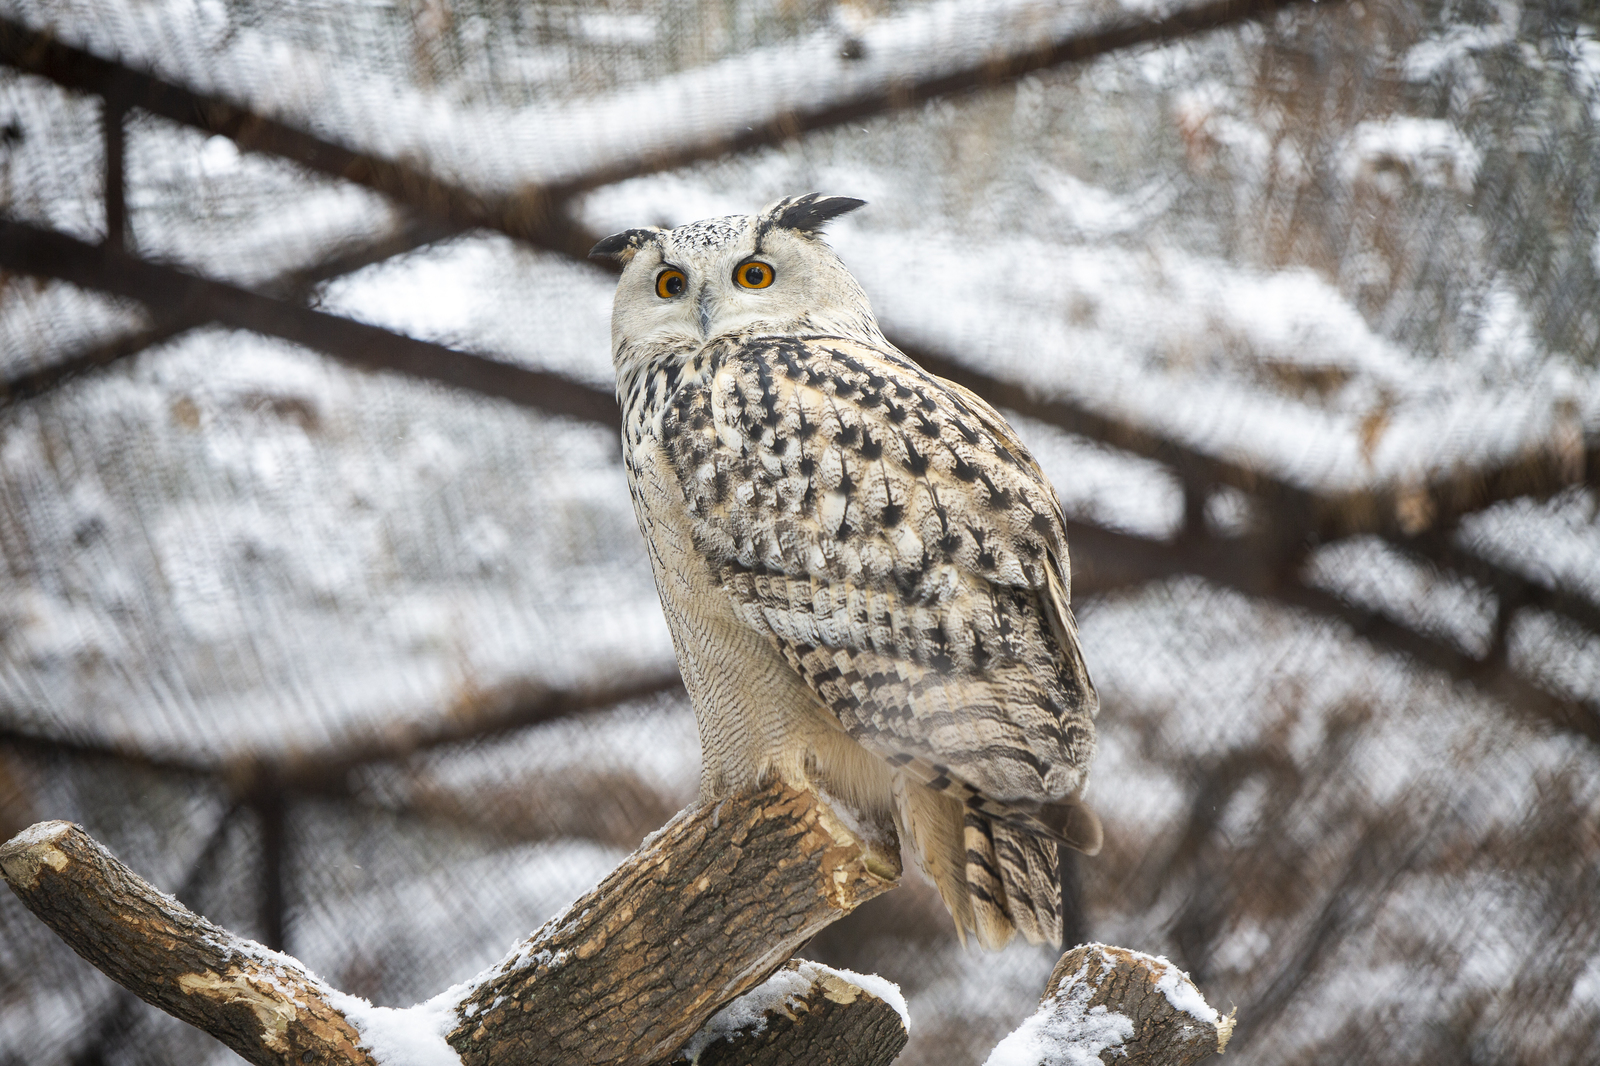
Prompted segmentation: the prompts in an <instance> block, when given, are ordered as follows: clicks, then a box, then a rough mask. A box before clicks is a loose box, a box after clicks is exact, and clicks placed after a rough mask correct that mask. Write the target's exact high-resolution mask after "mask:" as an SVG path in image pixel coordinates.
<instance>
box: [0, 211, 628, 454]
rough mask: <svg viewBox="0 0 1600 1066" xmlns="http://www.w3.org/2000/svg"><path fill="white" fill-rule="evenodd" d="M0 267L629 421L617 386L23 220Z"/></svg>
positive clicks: (0, 249) (367, 362) (362, 359)
mask: <svg viewBox="0 0 1600 1066" xmlns="http://www.w3.org/2000/svg"><path fill="white" fill-rule="evenodd" d="M0 267H5V268H8V269H12V270H19V271H23V272H26V273H30V274H43V275H46V276H48V277H54V278H60V279H61V280H62V281H68V282H71V283H72V284H74V285H82V286H84V287H85V288H91V289H98V290H99V291H101V292H109V293H112V294H114V295H117V296H126V297H129V298H131V299H134V300H138V301H140V302H141V303H144V304H147V305H149V306H151V307H154V308H158V309H161V311H162V312H163V313H166V312H169V311H170V313H171V314H172V315H173V316H174V317H176V318H178V319H180V320H187V319H193V318H196V317H200V318H204V319H209V320H211V321H214V322H218V323H220V324H222V325H224V326H231V327H233V328H235V329H246V330H251V331H253V332H256V333H263V334H266V335H267V336H270V337H281V338H283V339H284V340H287V341H293V342H294V343H296V344H303V345H305V346H306V347H308V348H313V349H315V350H317V351H320V352H325V353H326V354H328V355H332V356H334V357H335V358H337V359H341V360H343V361H344V362H347V363H350V364H353V365H355V366H359V367H363V368H365V369H368V370H395V371H399V372H400V373H404V374H410V375H411V376H413V377H419V378H425V379H428V380H431V381H437V382H440V383H442V384H445V385H453V386H456V387H457V388H464V389H468V390H470V391H472V392H477V393H482V394H483V395H486V396H494V397H498V398H500V399H504V400H510V401H511V402H512V403H516V404H521V405H522V406H525V407H534V408H538V409H540V410H543V411H548V412H550V413H552V414H559V415H568V416H571V417H575V418H582V419H585V420H587V421H591V422H599V423H601V424H602V425H607V426H612V427H620V426H621V424H622V418H621V415H620V414H618V412H617V403H616V400H615V398H613V397H612V395H611V394H610V393H609V392H603V391H601V390H600V389H595V388H591V387H589V386H587V385H583V384H580V383H578V382H575V381H573V380H571V379H570V378H566V377H562V376H561V375H559V374H551V373H548V372H546V371H542V370H533V369H530V368H527V367H520V366H516V365H515V364H512V363H503V362H500V361H499V360H497V359H489V358H486V357H484V356H481V355H474V354H472V353H470V352H462V351H457V350H455V349H453V348H447V347H445V346H444V345H442V344H434V343H431V342H429V341H423V340H417V339H416V338H415V337H408V336H405V335H404V334H400V333H393V332H390V331H389V330H386V329H382V328H380V327H378V326H371V325H368V324H366V323H364V322H356V321H354V320H352V319H348V318H342V317H340V316H338V315H330V314H327V313H325V312H322V311H314V310H312V309H310V308H308V307H302V306H300V305H298V304H294V303H289V302H287V301H284V300H277V299H273V298H272V297H270V296H263V295H261V294H259V293H254V292H250V291H248V290H245V289H241V288H239V287H238V286H236V285H229V284H227V283H225V282H221V281H213V280H211V279H209V278H202V277H197V276H195V275H193V274H187V273H185V272H183V271H181V270H177V269H175V268H173V267H169V266H162V265H160V264H157V263H152V262H150V261H148V260H145V259H140V258H138V257H136V256H132V255H128V254H126V253H123V252H117V251H114V250H112V249H109V248H105V247H101V246H96V245H92V244H87V243H85V242H83V241H80V240H77V239H76V238H73V237H69V236H67V235H66V234H64V233H57V232H55V231H52V230H45V229H40V228H38V227H36V226H31V225H28V224H26V223H23V222H13V221H9V220H4V219H0Z"/></svg>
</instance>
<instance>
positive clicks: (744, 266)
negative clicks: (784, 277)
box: [733, 259, 777, 289]
mask: <svg viewBox="0 0 1600 1066" xmlns="http://www.w3.org/2000/svg"><path fill="white" fill-rule="evenodd" d="M775 277H777V275H776V274H774V273H773V272H772V268H771V267H770V266H768V265H767V264H765V263H763V262H761V261H759V260H756V259H746V260H745V261H744V262H742V263H740V264H739V265H738V266H736V267H734V268H733V280H734V281H737V282H738V283H739V284H740V285H742V286H744V287H745V288H747V289H764V288H766V287H767V286H768V285H771V284H772V279H773V278H775Z"/></svg>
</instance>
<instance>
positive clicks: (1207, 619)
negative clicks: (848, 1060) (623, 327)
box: [0, 0, 1600, 1066]
mask: <svg viewBox="0 0 1600 1066" xmlns="http://www.w3.org/2000/svg"><path fill="white" fill-rule="evenodd" d="M1597 34H1600V15H1597V14H1596V11H1595V9H1594V7H1593V6H1592V5H1586V4H1583V3H1580V2H1577V0H1543V2H1539V0H1530V2H1527V3H1517V2H1514V0H1499V2H1490V0H1482V2H1479V0H1460V2H1457V0H1422V2H1417V0H1360V2H1344V3H1341V2H1333V0H1324V2H1322V3H1319V4H1309V3H1293V2H1287V0H1212V2H1207V3H1195V2H1194V0H1127V2H1126V3H1118V2H1115V0H1086V2H1068V3H1038V2H1033V0H935V2H913V0H903V2H901V0H857V2H853V3H837V4H835V3H826V2H813V0H698V2H686V3H668V2H666V0H615V2H608V3H601V4H589V3H576V2H573V3H562V2H548V3H546V2H540V0H524V2H514V0H370V2H363V3H359V4H357V3H349V2H345V0H303V2H292V0H0V63H3V64H4V65H3V66H0V208H3V215H0V270H3V273H0V568H3V569H0V574H3V577H0V837H5V836H9V835H10V834H12V833H14V832H16V831H17V830H18V829H21V828H22V827H24V826H26V825H27V824H29V823H31V822H32V821H35V820H37V819H42V818H68V819H72V820H75V821H78V822H81V823H83V824H84V825H85V826H86V827H87V828H88V830H89V831H90V832H91V833H92V834H93V835H94V836H95V837H97V838H98V839H100V840H101V841H103V842H105V843H106V844H108V845H109V846H110V847H111V848H112V849H113V851H115V852H116V853H117V854H118V855H119V856H120V857H121V858H122V859H124V860H125V861H126V862H127V863H128V864H129V865H131V866H132V867H133V868H134V869H135V870H138V871H140V872H141V873H143V874H144V875H146V876H148V877H149V878H151V879H152V880H153V881H154V882H155V883H156V884H157V885H158V886H159V887H161V888H163V889H165V890H167V891H171V892H174V893H175V894H177V895H178V896H179V897H180V898H182V899H183V900H184V901H185V902H186V903H188V904H189V905H190V906H192V907H193V908H195V909H196V910H198V911H200V912H202V913H204V914H206V915H207V916H209V917H211V918H212V919H214V920H216V921H218V922H220V923H222V924H224V925H227V926H230V927H232V928H234V929H236V930H238V931H239V932H241V933H244V934H246V935H250V936H254V937H257V938H259V939H262V940H264V941H266V942H268V943H270V944H273V945H275V946H282V947H284V948H285V949H286V950H288V951H290V952H291V953H293V954H295V955H298V956H299V957H300V958H301V959H303V960H304V961H305V962H306V963H307V964H308V965H309V966H310V967H312V968H313V969H314V970H316V971H318V972H320V973H321V974H323V975H324V976H325V977H327V978H328V979H329V980H331V981H332V982H333V983H334V984H336V985H338V986H339V987H341V988H343V989H345V990H346V991H349V992H352V993H356V994H359V995H363V996H367V997H370V998H371V999H373V1000H374V1001H375V1002H377V1003H380V1004H385V1005H391V1006H403V1005H408V1004H410V1003H412V1002H414V1001H416V1000H418V999H421V998H425V997H427V996H429V995H431V994H433V993H434V992H436V991H438V990H440V989H442V988H444V987H445V986H447V985H449V984H450V983H452V982H455V981H458V980H461V979H463V978H465V977H467V976H470V975H471V974H472V973H474V972H475V971H477V970H478V969H479V968H481V967H483V966H485V965H487V964H489V963H491V962H493V961H495V960H496V959H498V958H499V957H500V956H501V955H502V954H503V952H504V951H505V950H506V949H507V948H508V947H509V946H510V945H511V944H512V942H513V941H514V940H516V939H517V938H519V937H521V936H522V935H524V934H526V933H527V932H529V931H530V930H531V929H533V928H534V927H536V926H537V925H538V924H539V923H540V922H541V921H542V920H543V919H544V918H545V917H547V916H548V915H550V914H551V913H552V912H554V911H555V910H556V909H557V908H559V907H560V906H562V905H563V904H564V903H565V902H566V901H568V900H570V899H572V898H574V897H575V896H577V895H578V894H579V893H581V892H582V891H584V890H585V889H586V888H588V887H589V886H590V885H592V884H593V883H594V882H595V881H596V880H597V879H598V878H599V877H600V876H601V874H602V873H603V872H605V871H606V870H607V869H609V868H610V867H611V866H612V865H613V864H615V863H616V862H617V861H618V860H619V859H621V857H622V856H624V855H625V854H626V853H627V852H628V851H629V850H630V849H631V848H633V847H634V846H635V845H636V844H637V843H638V841H639V840H640V838H641V837H642V836H643V835H644V834H645V833H646V832H648V831H650V830H651V829H654V828H656V827H657V826H659V825H660V824H661V823H662V822H663V821H664V820H665V819H666V818H667V817H669V816H670V814H671V813H672V812H673V811H675V810H677V809H678V808H679V807H681V806H683V805H684V804H685V803H687V802H688V801H689V800H690V799H691V797H692V795H693V790H694V785H695V780H696V772H697V759H698V754H697V744H696V740H695V735H694V728H693V721H692V717H691V715H690V713H689V710H688V707H687V704H686V702H685V699H684V696H683V694H682V690H681V688H680V687H679V685H678V682H677V676H676V668H675V664H674V662H673V658H672V650H671V646H670V643H669V640H668V637H667V631H666V627H665V625H664V623H663V621H662V618H661V615H660V609H659V606H658V604H657V601H656V595H655V591H654V588H653V586H652V584H651V580H650V576H649V570H648V566H647V563H646V560H645V556H644V551H643V546H642V544H641V542H640V540H639V535H638V532H637V530H636V527H635V525H634V519H633V515H632V512H631V509H630V505H629V502H628V496H627V491H626V488H625V485H624V481H623V474H622V468H621V466H620V463H619V449H618V446H617V443H616V440H615V431H614V428H613V424H614V419H615V417H616V416H615V413H614V408H613V407H612V405H611V402H610V400H609V399H608V394H609V391H610V389H611V370H610V364H609V359H608V355H607V336H608V333H607V330H608V316H609V309H610V300H611V289H612V287H613V280H612V277H611V276H610V275H609V274H607V273H605V272H604V271H603V270H602V269H600V268H598V267H596V266H594V265H593V264H590V263H587V262H585V261H584V260H583V258H582V256H583V252H584V251H586V250H587V248H588V246H589V244H590V243H592V241H593V240H594V239H596V238H597V237H599V236H603V235H605V234H607V233H609V232H612V231H614V230H616V229H620V228H624V227H628V226H633V225H640V224H645V223H666V224H676V223H682V222H687V221H691V220H693V219H696V218H701V217H704V216H707V215H713V214H722V213H731V212H747V211H753V210H756V209H758V208H759V207H761V206H762V205H763V204H765V203H766V202H768V201H770V200H772V199H775V198H777V197H779V196H781V195H785V194H790V193H801V192H807V191H812V190H820V191H825V192H831V193H841V194H847V195H852V196H859V197H863V198H865V199H867V200H868V201H870V206H869V207H868V208H867V209H866V210H863V211H860V212H857V213H856V214H853V215H851V216H849V217H848V218H845V219H843V220H841V221H840V222H839V223H838V224H836V225H835V226H834V227H833V229H832V234H831V236H832V240H833V243H834V244H835V246H836V247H837V248H838V249H839V251H840V253H841V254H842V255H843V257H844V259H845V260H846V262H847V263H848V264H849V265H850V267H851V268H852V269H853V270H854V271H855V272H856V273H857V275H858V276H859V277H861V279H862V280H863V282H864V283H865V284H866V286H867V288H868V290H869V292H870V294H871V296H872V298H873V301H874V304H875V306H876V307H877V309H878V312H879V315H880V317H881V318H882V319H883V321H884V323H885V326H886V328H887V330H888V331H889V333H890V335H891V336H892V337H894V338H895V339H896V341H897V342H898V343H901V344H902V345H903V346H904V347H906V348H907V349H908V350H909V351H911V352H913V354H915V355H916V356H917V357H918V358H920V359H922V360H923V361H924V363H925V365H927V366H928V367H929V368H930V369H934V370H936V371H938V372H939V373H943V374H946V375H948V376H953V377H957V378H959V380H962V381H963V382H964V383H966V384H968V385H970V386H971V387H973V388H975V389H976V390H977V391H978V392H980V393H984V394H985V395H987V396H989V397H990V398H991V399H992V400H994V401H995V402H996V403H997V404H998V405H999V406H1001V407H1002V408H1003V409H1005V410H1007V411H1009V412H1013V413H1014V419H1015V421H1016V424H1017V425H1018V427H1019V430H1020V431H1021V433H1022V435H1023V436H1024V438H1025V439H1026V441H1027V442H1028V443H1029V445H1030V446H1031V447H1032V448H1033V449H1034V450H1035V451H1036V453H1037V455H1038V456H1039V458H1040V460H1041V462H1042V463H1043V464H1044V466H1045V468H1046V470H1047V471H1048V472H1049V474H1050V475H1051V476H1052V478H1053V479H1054V480H1055V483H1056V486H1057V488H1058V490H1059V492H1060V494H1061V497H1062V500H1063V503H1064V504H1065V507H1066V510H1067V513H1068V515H1069V516H1070V518H1071V519H1072V528H1071V536H1072V550H1073V564H1074V571H1075V573H1074V579H1075V588H1074V594H1075V601H1076V605H1077V611H1078V616H1079V619H1080V622H1081V624H1082V630H1083V640H1084V645H1085V648H1086V651H1087V654H1088V656H1089V661H1090V666H1091V669H1092V671H1093V674H1094V677H1095V679H1096V681H1097V683H1098V685H1099V687H1100V691H1101V693H1102V698H1103V704H1104V710H1103V713H1102V718H1101V728H1102V741H1101V751H1100V755H1099V759H1098V762H1097V764H1096V766H1095V771H1094V775H1095V776H1094V783H1093V785H1092V787H1091V794H1092V799H1093V801H1094V803H1095V806H1096V807H1097V808H1098V809H1099V810H1100V811H1101V812H1102V814H1103V815H1104V816H1105V819H1106V823H1107V830H1108V845H1107V847H1106V849H1105V851H1104V853H1103V854H1101V855H1100V856H1099V857H1097V858H1095V859H1079V860H1076V861H1070V860H1069V861H1068V862H1067V863H1065V865H1064V869H1063V877H1064V879H1065V881H1066V883H1067V885H1068V888H1069V892H1068V897H1069V904H1068V915H1067V925H1068V929H1069V937H1070V938H1072V939H1075V940H1076V939H1086V938H1094V939H1100V940H1106V941H1111V942H1114V943H1117V944H1121V945H1123V946H1126V947H1129V948H1135V949H1139V950H1143V951H1150V952H1159V953H1164V954H1166V955H1168V956H1169V957H1171V958H1172V959H1173V960H1174V961H1175V962H1177V963H1179V964H1180V965H1181V966H1183V967H1184V968H1185V969H1187V970H1189V971H1190V972H1191V974H1192V975H1193V976H1194V978H1195V979H1196V981H1197V982H1198V983H1199V984H1200V986H1201V987H1202V988H1203V989H1204V990H1205V992H1206V994H1207V996H1208V997H1209V999H1210V1001H1211V1002H1212V1003H1213V1004H1215V1005H1216V1006H1218V1007H1220V1008H1222V1009H1224V1010H1227V1009H1229V1008H1231V1007H1237V1008H1238V1012H1239V1025H1238V1029H1237V1033H1236V1036H1235V1038H1234V1042H1233V1043H1232V1044H1231V1045H1230V1047H1229V1049H1228V1054H1229V1057H1230V1061H1238V1062H1240V1063H1243V1064H1254V1063H1289V1062H1303V1063H1312V1062H1340V1063H1343V1062H1370V1063H1425V1062H1426V1063H1435V1062H1474V1063H1478V1062H1482V1063H1488V1062H1496V1063H1500V1062H1506V1063H1512V1062H1516V1063H1556V1062H1579V1061H1593V1057H1592V1056H1593V1054H1594V1048H1595V1047H1596V1046H1600V521H1597V509H1600V495H1597V485H1600V354H1597V352H1600V232H1597V229H1600V36H1597ZM197 278H199V279H208V280H196V279H197ZM228 286H234V287H237V288H229V287H228ZM808 951H809V953H810V954H811V955H813V956H814V957H816V958H819V959H821V960H823V961H826V962H831V963H835V964H839V965H844V966H847V967H849V968H852V969H855V970H859V971H864V972H877V973H880V974H882V975H884V976H886V977H888V978H890V979H892V980H894V981H897V982H899V984H900V985H901V987H902V988H903V989H904V991H905V992H906V994H907V996H908V999H909V1001H910V1006H911V1011H912V1018H913V1029H912V1034H911V1045H910V1047H909V1048H908V1049H907V1051H906V1052H905V1054H904V1056H903V1059H902V1061H904V1062H907V1063H918V1064H928V1066H944V1064H950V1066H956V1064H969V1063H976V1062H980V1061H982V1059H983V1058H984V1056H985V1055H986V1054H987V1051H988V1049H989V1048H991V1047H992V1046H993V1045H994V1044H995V1042H996V1041H998V1040H999V1038H1000V1037H1001V1036H1002V1035H1004V1034H1005V1033H1006V1032H1007V1031H1009V1030H1010V1029H1011V1028H1013V1027H1014V1026H1015V1025H1016V1024H1017V1023H1018V1022H1019V1021H1020V1020H1021V1019H1022V1018H1023V1017H1024V1016H1025V1015H1026V1014H1027V1013H1029V1011H1030V1010H1031V1009H1032V1005H1033V1004H1034V1002H1035V1001H1036V998H1037V996H1038V994H1039V992H1040V991H1041V989H1042V987H1043V984H1044V980H1045V977H1046V975H1047V974H1048V972H1049V970H1050V967H1051V965H1052V963H1053V961H1054V957H1055V952H1052V951H1049V950H1045V949H1036V948H1029V947H1026V946H1016V947H1013V948H1011V949H1010V950H1008V951H1006V952H1004V953H1002V954H999V955H986V954H982V953H979V952H977V951H975V950H974V951H964V950H963V949H962V948H961V947H960V946H959V945H957V944H956V943H955V940H954V936H953V933H952V929H951V926H950V923H949V920H948V918H947V917H946V916H945V915H944V913H943V911H942V909H941V908H940V907H939V905H938V903H937V900H936V899H935V897H934V896H933V894H932V892H931V890H929V889H928V888H926V887H925V886H924V885H922V884H921V883H920V881H919V880H918V879H917V878H916V877H915V875H913V876H911V877H909V878H908V879H907V884H906V886H905V887H903V888H901V889H899V890H897V891H896V892H894V893H891V894H890V895H889V896H887V897H884V898H883V899H880V900H878V901H875V902H873V903H872V904H870V905H869V906H867V907H865V908H863V909H862V910H861V911H860V912H858V913H857V914H856V915H854V916H852V917H851V918H850V919H847V920H846V921H845V922H843V923H840V925H838V926H835V927H834V928H832V929H830V930H828V931H827V932H825V933H824V934H823V935H822V936H820V937H819V938H818V939H817V940H816V941H814V942H813V944H812V945H811V947H810V948H809V949H808ZM224 1061H237V1060H235V1059H234V1058H233V1056H232V1054H231V1053H230V1052H228V1051H226V1050H224V1049H222V1048H221V1046H220V1045H218V1044H216V1043H215V1042H213V1041H212V1040H211V1039H210V1038H209V1037H206V1036H203V1035H201V1034H199V1033H197V1032H195V1031H193V1030H190V1029H188V1028H186V1027H184V1026H183V1025H181V1024H180V1023H177V1022H175V1021H172V1020H171V1019H169V1018H167V1017H166V1016H164V1015H161V1014H159V1013H158V1012H156V1011H154V1010H153V1009H150V1008H147V1007H145V1006H144V1005H143V1004H141V1003H139V1002H137V1001H135V1000H133V999H132V998H131V997H130V996H129V995H127V994H126V993H124V992H122V991H121V990H120V989H118V988H117V987H116V986H114V985H112V984H111V983H110V982H109V981H108V980H106V979H105V978H103V977H101V976H100V975H99V974H98V973H97V972H96V971H94V970H92V969H91V968H89V967H88V966H87V964H84V963H82V962H80V961H79V960H78V959H77V958H76V957H75V956H74V955H72V954H71V952H70V951H69V950H68V949H67V948H66V947H65V946H64V945H62V944H61V943H60V942H58V941H57V940H56V939H55V938H54V937H53V935H52V934H50V933H49V931H48V930H46V929H45V927H44V926H43V925H42V924H40V923H39V922H37V921H36V920H35V919H34V918H33V917H32V916H31V915H29V914H28V913H27V912H26V911H24V910H23V909H22V907H21V906H20V904H18V903H17V902H16V900H15V899H13V898H12V897H11V896H10V895H9V894H4V895H3V896H0V1063H4V1064H6V1066H10V1064H21V1063H27V1064H30V1066H42V1064H58V1063H59V1064H74V1066H79V1064H85V1066H86V1064H96V1063H106V1064H113V1063H114V1064H134V1063H152V1064H154V1063H168V1062H192V1063H201V1062H224Z"/></svg>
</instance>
